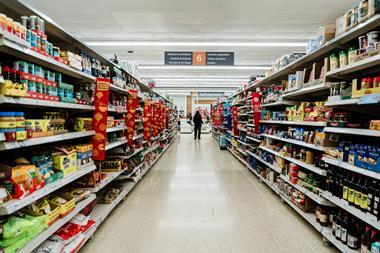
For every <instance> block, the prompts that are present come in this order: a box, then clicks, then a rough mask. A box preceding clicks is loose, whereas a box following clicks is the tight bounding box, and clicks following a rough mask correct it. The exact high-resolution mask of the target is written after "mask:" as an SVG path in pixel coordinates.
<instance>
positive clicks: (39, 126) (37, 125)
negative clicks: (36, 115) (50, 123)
mask: <svg viewBox="0 0 380 253" xmlns="http://www.w3.org/2000/svg"><path fill="white" fill-rule="evenodd" d="M34 129H35V132H47V131H46V130H45V131H44V120H43V119H35V120H34Z"/></svg>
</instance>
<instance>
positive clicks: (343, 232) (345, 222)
mask: <svg viewBox="0 0 380 253" xmlns="http://www.w3.org/2000/svg"><path fill="white" fill-rule="evenodd" d="M347 230H348V217H347V213H346V214H345V215H344V216H343V219H342V220H341V233H340V240H341V241H342V243H344V244H347V234H348V231H347Z"/></svg>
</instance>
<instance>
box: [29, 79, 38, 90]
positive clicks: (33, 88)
mask: <svg viewBox="0 0 380 253" xmlns="http://www.w3.org/2000/svg"><path fill="white" fill-rule="evenodd" d="M28 91H31V92H36V91H37V89H36V83H35V82H34V81H28Z"/></svg>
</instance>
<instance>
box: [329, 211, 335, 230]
mask: <svg viewBox="0 0 380 253" xmlns="http://www.w3.org/2000/svg"><path fill="white" fill-rule="evenodd" d="M328 213H329V224H328V226H332V224H333V221H334V209H333V208H329V212H328Z"/></svg>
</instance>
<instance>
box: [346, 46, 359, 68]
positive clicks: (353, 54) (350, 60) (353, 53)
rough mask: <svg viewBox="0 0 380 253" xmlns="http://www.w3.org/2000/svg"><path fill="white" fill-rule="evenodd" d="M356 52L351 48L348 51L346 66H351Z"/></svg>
mask: <svg viewBox="0 0 380 253" xmlns="http://www.w3.org/2000/svg"><path fill="white" fill-rule="evenodd" d="M356 54H357V50H356V49H355V48H353V47H350V48H349V49H348V64H352V63H354V62H355V60H356Z"/></svg>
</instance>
